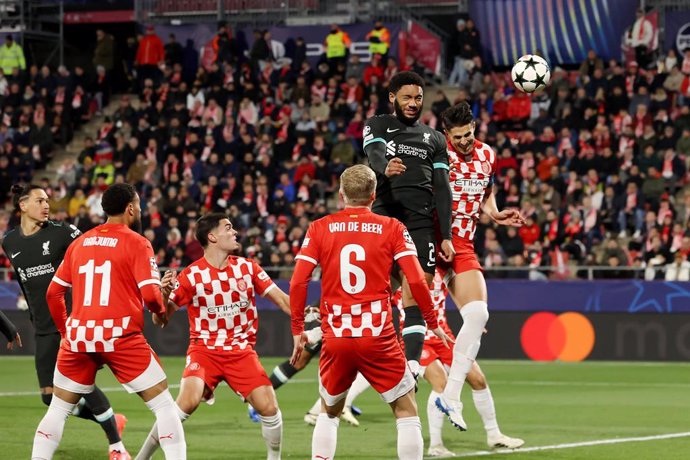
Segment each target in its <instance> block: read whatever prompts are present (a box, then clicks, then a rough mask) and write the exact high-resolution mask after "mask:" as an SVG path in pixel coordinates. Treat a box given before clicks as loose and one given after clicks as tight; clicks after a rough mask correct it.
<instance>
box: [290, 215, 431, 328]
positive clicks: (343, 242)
mask: <svg viewBox="0 0 690 460" xmlns="http://www.w3.org/2000/svg"><path fill="white" fill-rule="evenodd" d="M406 256H413V257H417V251H416V249H415V245H414V243H413V242H412V238H411V237H410V235H409V233H408V232H407V229H406V228H405V226H404V225H403V224H402V223H400V221H398V220H396V219H392V218H390V217H384V216H380V215H377V214H374V213H373V212H371V211H370V210H369V209H366V208H347V209H344V210H342V211H340V212H337V213H335V214H332V215H330V216H327V217H324V218H322V219H319V220H317V221H314V222H312V224H311V225H310V226H309V230H308V231H307V235H306V237H305V239H304V242H303V243H302V249H301V250H300V253H299V254H298V255H297V257H296V259H299V260H304V261H307V262H310V263H313V264H314V265H319V264H320V265H321V268H322V280H321V319H322V323H321V325H322V328H323V332H324V337H374V336H379V335H389V334H393V335H394V334H395V330H394V329H393V323H392V321H391V313H390V312H391V309H390V296H391V287H390V273H391V268H392V266H393V262H394V261H397V260H399V259H400V258H402V257H406ZM291 295H292V292H291ZM293 333H295V331H293Z"/></svg>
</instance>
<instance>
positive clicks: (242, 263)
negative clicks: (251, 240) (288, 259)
mask: <svg viewBox="0 0 690 460" xmlns="http://www.w3.org/2000/svg"><path fill="white" fill-rule="evenodd" d="M228 267H237V268H239V269H240V273H246V274H249V275H254V274H255V272H256V273H258V272H263V271H264V270H263V268H261V265H260V264H259V262H257V261H256V260H255V259H252V258H250V257H242V256H234V255H232V256H229V257H228Z"/></svg>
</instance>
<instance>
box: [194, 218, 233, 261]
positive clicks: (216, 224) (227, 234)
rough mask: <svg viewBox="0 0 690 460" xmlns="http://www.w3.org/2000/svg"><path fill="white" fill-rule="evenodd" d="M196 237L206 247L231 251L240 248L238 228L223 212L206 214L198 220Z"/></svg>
mask: <svg viewBox="0 0 690 460" xmlns="http://www.w3.org/2000/svg"><path fill="white" fill-rule="evenodd" d="M195 236H196V239H197V240H198V241H199V243H200V244H201V246H202V247H203V248H204V249H208V248H209V247H211V246H213V247H216V248H218V249H220V250H221V251H224V252H227V253H231V252H234V251H236V250H237V249H239V247H240V244H239V243H238V242H237V230H235V229H234V228H233V227H232V222H230V219H228V216H226V215H225V214H223V213H220V212H212V213H210V214H206V215H205V216H202V217H201V218H199V220H197V222H196V234H195Z"/></svg>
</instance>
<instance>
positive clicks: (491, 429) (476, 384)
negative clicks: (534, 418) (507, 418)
mask: <svg viewBox="0 0 690 460" xmlns="http://www.w3.org/2000/svg"><path fill="white" fill-rule="evenodd" d="M467 383H468V384H469V386H470V387H472V399H473V400H474V407H476V408H477V412H479V415H480V416H481V418H482V422H483V423H484V429H485V430H486V442H487V444H488V445H489V447H491V448H494V447H507V448H509V449H517V448H518V447H521V446H522V445H523V444H524V443H525V441H523V440H522V439H520V438H511V437H510V436H506V435H504V434H503V433H501V430H500V429H499V428H498V421H497V420H496V408H495V406H494V398H493V396H492V395H491V390H490V389H489V385H488V384H487V383H486V377H485V376H484V373H483V372H482V369H481V368H480V367H479V364H477V362H476V361H475V362H474V364H473V365H472V370H470V373H469V374H467Z"/></svg>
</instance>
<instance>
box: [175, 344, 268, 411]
mask: <svg viewBox="0 0 690 460" xmlns="http://www.w3.org/2000/svg"><path fill="white" fill-rule="evenodd" d="M187 377H199V378H200V379H201V380H203V381H204V383H205V384H206V386H207V387H208V389H209V391H210V393H211V394H212V393H213V391H215V389H216V387H217V386H218V384H219V383H220V382H222V381H225V382H226V383H227V384H228V386H229V387H230V388H232V391H234V392H235V393H237V394H238V395H240V396H241V397H242V398H244V399H247V396H249V394H250V393H251V392H252V391H254V390H255V389H256V388H258V387H261V386H266V385H268V386H271V381H270V380H269V379H268V376H267V375H266V371H265V370H264V368H263V366H262V365H261V363H260V362H259V356H258V355H257V354H256V351H254V349H253V348H249V349H246V350H237V351H235V350H231V351H213V350H209V349H208V348H201V347H189V349H188V350H187V364H186V366H185V368H184V372H182V378H183V379H184V378H187ZM205 397H206V399H210V395H209V394H208V392H207V394H206V395H205Z"/></svg>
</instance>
